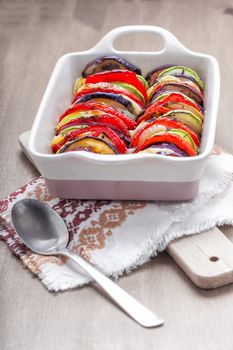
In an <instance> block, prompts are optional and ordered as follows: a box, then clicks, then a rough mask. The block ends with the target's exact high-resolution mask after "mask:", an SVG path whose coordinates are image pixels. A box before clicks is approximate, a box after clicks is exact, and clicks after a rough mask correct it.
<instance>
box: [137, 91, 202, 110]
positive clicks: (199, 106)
mask: <svg viewBox="0 0 233 350" xmlns="http://www.w3.org/2000/svg"><path fill="white" fill-rule="evenodd" d="M166 92H168V91H167V90H166V89H163V90H159V91H156V93H155V94H154V95H153V98H152V100H151V101H150V103H149V104H147V108H148V107H149V106H150V105H152V104H153V103H154V101H155V99H156V98H157V97H158V96H160V95H163V94H165V93H166ZM169 92H171V93H172V92H173V93H177V91H176V90H170V91H169ZM191 100H192V102H193V103H194V104H195V105H196V106H197V107H198V108H199V109H200V111H201V112H202V114H203V113H204V108H203V106H201V105H200V104H199V103H197V102H196V101H195V100H194V99H192V98H191ZM145 109H146V108H145ZM145 109H144V110H143V111H142V112H141V113H140V115H141V114H143V113H144V111H145ZM140 115H139V116H140Z"/></svg>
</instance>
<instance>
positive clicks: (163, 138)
mask: <svg viewBox="0 0 233 350" xmlns="http://www.w3.org/2000/svg"><path fill="white" fill-rule="evenodd" d="M160 142H168V143H174V144H175V145H176V146H177V147H178V148H180V149H181V150H182V151H185V152H186V153H187V154H188V155H189V156H195V155H196V154H197V152H196V151H195V150H194V149H193V147H192V146H191V145H190V144H189V143H188V142H187V141H185V140H183V139H182V137H180V136H178V135H174V134H172V133H169V131H167V132H164V133H159V134H156V135H153V136H151V137H149V138H148V139H147V140H146V141H145V142H143V144H142V145H141V146H139V147H138V148H137V149H136V150H135V153H138V152H140V151H143V150H144V149H145V148H148V147H149V146H151V145H153V144H155V143H160Z"/></svg>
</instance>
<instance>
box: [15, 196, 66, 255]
mask: <svg viewBox="0 0 233 350" xmlns="http://www.w3.org/2000/svg"><path fill="white" fill-rule="evenodd" d="M11 215H12V223H13V226H14V228H15V231H16V232H17V233H18V235H19V236H20V238H21V239H22V241H23V242H24V243H25V245H26V246H28V247H29V248H30V249H31V250H33V251H34V252H36V253H38V254H42V255H51V254H55V253H56V252H58V251H60V250H63V249H65V248H66V246H67V244H68V240H69V234H68V231H67V228H66V225H65V223H64V221H63V220H62V218H61V217H60V215H58V214H57V213H56V212H55V211H54V210H53V209H52V208H51V207H50V206H49V205H47V204H45V203H43V202H40V201H38V200H36V199H22V200H20V201H18V202H16V203H15V204H14V206H13V208H12V212H11Z"/></svg>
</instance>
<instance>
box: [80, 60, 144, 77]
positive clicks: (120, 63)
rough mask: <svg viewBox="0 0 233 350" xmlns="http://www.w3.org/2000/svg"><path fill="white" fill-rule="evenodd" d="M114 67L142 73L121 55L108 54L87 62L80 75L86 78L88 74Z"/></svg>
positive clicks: (113, 68)
mask: <svg viewBox="0 0 233 350" xmlns="http://www.w3.org/2000/svg"><path fill="white" fill-rule="evenodd" d="M115 69H120V70H130V71H132V72H135V73H136V74H140V75H141V74H142V72H141V69H140V68H138V67H137V66H135V65H134V64H132V63H131V62H129V61H127V60H126V59H124V58H123V57H118V56H114V55H109V56H101V57H98V58H96V59H95V60H93V61H92V62H90V63H88V64H87V65H86V67H85V68H84V70H83V71H82V76H83V77H84V78H86V77H87V76H88V75H92V74H95V73H99V72H105V71H110V70H115Z"/></svg>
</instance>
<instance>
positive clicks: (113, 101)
mask: <svg viewBox="0 0 233 350" xmlns="http://www.w3.org/2000/svg"><path fill="white" fill-rule="evenodd" d="M140 73H141V71H140V70H139V68H137V67H136V66H134V65H132V64H131V63H130V62H128V61H126V60H124V59H122V58H118V57H115V56H105V57H101V58H98V59H96V60H95V61H93V62H91V63H90V64H88V65H87V66H86V67H85V69H84V70H83V72H82V77H80V78H78V79H77V81H76V82H75V86H74V91H73V101H72V105H71V107H70V108H69V109H68V110H67V111H65V113H63V114H62V116H61V117H60V118H59V120H58V123H57V125H56V129H55V137H54V138H53V141H52V150H53V152H54V153H63V152H68V151H77V150H85V151H90V152H95V153H101V154H123V153H125V152H126V151H127V147H129V146H130V142H131V136H130V130H134V128H135V120H136V118H137V116H139V115H140V114H141V113H142V111H143V110H144V108H145V105H146V104H147V99H148V97H147V88H148V83H147V81H146V80H145V79H144V78H143V77H142V76H141V75H140Z"/></svg>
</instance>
